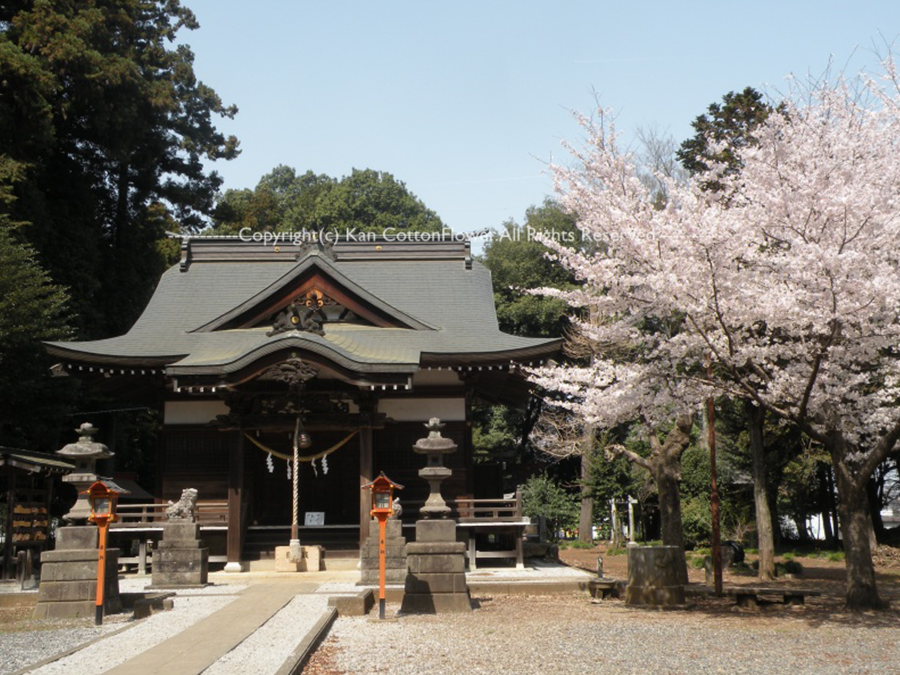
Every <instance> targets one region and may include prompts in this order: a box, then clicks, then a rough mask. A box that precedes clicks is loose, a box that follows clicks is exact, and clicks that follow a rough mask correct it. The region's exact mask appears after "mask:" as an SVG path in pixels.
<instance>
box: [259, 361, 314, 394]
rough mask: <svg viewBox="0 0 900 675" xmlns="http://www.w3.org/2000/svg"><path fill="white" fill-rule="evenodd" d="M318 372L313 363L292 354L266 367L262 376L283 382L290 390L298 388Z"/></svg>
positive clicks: (301, 387) (303, 385)
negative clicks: (284, 359)
mask: <svg viewBox="0 0 900 675" xmlns="http://www.w3.org/2000/svg"><path fill="white" fill-rule="evenodd" d="M318 374H319V369H318V368H316V367H315V366H314V365H312V364H310V363H307V362H306V361H304V360H303V359H300V358H297V357H296V356H293V357H291V358H289V359H287V360H286V361H282V362H281V363H278V364H276V365H274V366H272V367H271V368H269V369H267V370H266V371H265V372H264V373H263V377H267V378H269V379H272V380H276V381H278V382H284V383H285V384H287V386H288V388H289V389H291V390H300V389H303V387H305V386H306V383H307V382H309V381H310V380H311V379H313V378H314V377H315V376H316V375H318Z"/></svg>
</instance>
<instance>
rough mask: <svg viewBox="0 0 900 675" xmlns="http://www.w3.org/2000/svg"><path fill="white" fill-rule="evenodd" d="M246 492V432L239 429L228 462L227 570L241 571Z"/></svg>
mask: <svg viewBox="0 0 900 675" xmlns="http://www.w3.org/2000/svg"><path fill="white" fill-rule="evenodd" d="M243 492H244V433H243V431H238V434H237V438H236V439H235V441H234V443H232V445H231V457H230V461H229V463H228V540H227V544H226V549H227V550H226V554H227V557H228V563H227V564H226V565H225V571H226V572H240V571H241V552H242V549H243V547H244V541H243V536H242V535H243V533H244V527H243V525H244V524H243V522H241V515H242V512H243V509H242V508H241V506H242V499H243Z"/></svg>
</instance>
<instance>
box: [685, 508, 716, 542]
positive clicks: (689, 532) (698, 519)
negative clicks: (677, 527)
mask: <svg viewBox="0 0 900 675" xmlns="http://www.w3.org/2000/svg"><path fill="white" fill-rule="evenodd" d="M681 526H682V531H683V532H684V544H685V546H688V547H691V546H694V547H696V546H698V545H700V544H704V543H708V542H709V540H710V538H711V537H712V527H711V525H710V519H709V500H708V499H706V498H704V497H688V498H686V499H683V500H682V502H681Z"/></svg>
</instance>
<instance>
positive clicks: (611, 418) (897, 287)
mask: <svg viewBox="0 0 900 675" xmlns="http://www.w3.org/2000/svg"><path fill="white" fill-rule="evenodd" d="M882 65H883V69H882V73H881V77H880V78H878V79H873V78H869V77H866V76H859V77H857V78H852V79H844V78H842V77H832V76H831V75H830V74H826V76H823V77H822V78H820V79H818V80H811V81H807V82H792V83H791V85H790V87H791V88H790V90H789V91H788V95H787V96H786V100H785V102H784V105H783V106H782V107H780V108H779V109H778V111H777V112H775V113H773V114H771V115H770V116H769V117H768V118H767V119H766V120H765V122H764V123H762V124H761V125H760V126H759V127H758V128H757V129H756V131H755V132H754V135H755V136H756V139H757V141H758V143H756V144H754V145H752V146H748V147H745V148H742V149H741V150H740V162H741V165H742V167H743V168H742V170H741V172H740V173H739V174H733V173H728V172H726V171H725V170H724V169H725V167H724V166H715V165H713V166H710V171H709V173H707V174H700V175H697V176H694V177H693V178H692V180H691V181H689V182H688V183H687V184H685V185H678V184H675V183H674V182H672V181H669V184H668V185H667V194H668V196H669V201H668V203H667V204H666V205H665V206H664V207H662V208H658V205H656V206H655V205H654V203H653V201H652V196H651V195H650V194H648V191H647V189H646V188H643V187H642V184H641V181H640V180H639V179H638V177H637V175H636V171H635V166H634V162H633V160H632V158H631V157H630V156H629V155H627V154H621V153H619V152H618V150H617V149H616V145H615V130H614V128H612V127H611V126H610V125H608V124H607V123H606V119H607V116H606V115H604V114H602V113H601V114H600V115H599V118H598V119H596V120H594V119H586V118H583V119H582V122H583V123H584V125H585V128H586V130H587V132H588V140H587V143H586V144H585V146H584V147H583V148H574V147H573V148H571V149H572V152H573V155H574V158H575V160H576V161H575V163H574V165H573V166H554V167H553V171H554V175H555V178H556V180H557V189H558V191H559V194H560V203H561V204H562V205H563V206H564V207H565V208H567V209H568V210H570V211H571V212H572V213H573V214H575V215H576V216H577V218H578V227H579V229H580V230H581V231H582V233H583V235H584V236H585V237H589V238H591V239H592V240H594V241H600V242H603V243H604V245H603V246H600V247H597V248H594V249H590V250H585V251H578V250H570V249H565V248H563V247H560V246H554V245H553V242H550V241H548V242H547V245H548V246H549V247H550V248H552V249H553V251H554V253H553V255H554V256H555V257H556V259H557V260H558V261H559V263H560V264H562V265H563V266H565V267H566V268H568V269H570V270H572V271H573V272H574V273H575V274H576V276H577V277H578V278H579V279H580V280H582V281H583V285H582V286H581V287H579V288H577V289H575V290H572V291H567V292H561V291H553V290H552V289H542V292H545V293H547V294H552V295H555V296H556V297H561V298H564V299H565V300H566V301H567V302H569V304H570V305H572V306H573V307H579V308H585V307H588V308H590V309H591V313H592V314H594V313H596V314H595V315H597V316H602V317H605V319H606V320H605V321H597V322H591V323H590V324H588V323H581V324H578V322H577V320H576V326H577V328H578V329H579V330H580V331H582V333H583V334H585V335H587V336H588V337H589V338H590V339H591V340H592V341H594V342H595V343H596V344H597V345H598V350H597V351H598V354H600V356H598V358H597V359H595V361H594V363H592V364H591V367H590V368H583V367H582V368H573V367H567V366H551V367H548V368H544V369H541V370H540V371H538V372H536V373H535V374H534V379H535V381H536V382H538V383H539V384H541V385H543V386H544V387H546V388H548V389H551V390H554V391H556V392H558V395H559V397H560V398H561V401H562V403H561V405H562V406H564V407H567V408H568V409H570V410H573V411H575V412H577V413H578V414H580V415H582V416H583V417H584V418H585V419H586V420H588V421H592V422H594V423H596V424H597V425H598V426H599V427H603V426H610V425H612V424H615V423H618V422H621V421H623V420H626V419H638V418H641V417H643V418H645V419H648V420H656V421H657V422H658V421H660V420H661V419H673V418H674V416H675V415H677V414H678V413H679V412H684V411H689V410H691V409H696V406H697V405H698V404H699V402H700V400H701V398H702V397H703V396H705V395H706V394H707V393H708V391H709V389H708V387H711V386H714V387H716V388H717V389H718V390H719V391H720V392H724V393H725V394H727V395H731V396H741V397H743V398H745V399H747V400H749V401H751V402H752V405H755V406H757V407H759V408H760V409H762V410H765V411H767V412H768V413H769V414H772V415H774V416H776V417H778V418H780V419H782V420H784V421H785V422H788V423H791V424H794V425H796V426H797V427H798V428H799V429H801V430H802V431H803V432H804V433H805V434H806V435H808V436H809V437H810V438H811V439H813V440H815V441H817V442H819V443H821V444H822V445H823V447H824V448H825V449H826V451H827V452H828V453H829V455H830V457H831V461H832V463H833V466H834V470H835V474H836V477H837V481H836V482H837V488H838V492H839V495H840V500H841V505H840V520H841V532H842V537H843V540H844V544H845V549H846V561H847V603H848V606H850V607H852V608H858V609H862V608H874V607H881V606H883V603H882V601H881V599H880V598H879V596H878V592H877V588H876V584H875V574H874V566H873V563H872V555H871V553H872V552H871V549H870V543H869V539H868V531H869V524H870V515H869V512H868V505H867V502H866V495H865V485H866V481H867V480H868V478H869V477H870V476H871V475H872V473H873V471H874V470H875V468H876V467H877V466H878V464H880V463H881V461H883V460H884V459H885V457H886V456H887V455H888V454H889V453H891V452H892V451H893V450H894V448H895V446H896V444H897V441H898V438H900V406H898V405H897V403H898V395H900V358H898V356H900V354H898V344H900V316H898V308H900V253H898V251H900V210H898V186H900V147H898V146H900V86H898V82H900V78H898V75H897V71H896V69H895V66H894V63H893V61H892V60H891V59H887V60H885V61H884V62H883V64H882ZM660 180H661V181H665V180H666V178H665V177H664V176H661V177H660ZM711 180H715V181H719V182H720V183H721V184H722V185H723V187H724V189H723V190H720V191H718V192H715V193H710V192H704V191H703V190H702V189H701V187H702V185H703V184H705V183H708V182H709V181H711ZM582 313H583V312H582ZM707 364H711V366H712V373H713V375H712V377H711V378H710V379H709V380H707V379H706V376H705V373H706V365H707Z"/></svg>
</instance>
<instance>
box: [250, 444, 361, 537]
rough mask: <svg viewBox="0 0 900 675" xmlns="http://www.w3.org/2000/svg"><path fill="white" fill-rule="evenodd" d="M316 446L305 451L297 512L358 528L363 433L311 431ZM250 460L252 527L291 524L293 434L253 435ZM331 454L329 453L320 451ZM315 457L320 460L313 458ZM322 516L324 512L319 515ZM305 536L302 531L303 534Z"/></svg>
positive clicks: (326, 522)
mask: <svg viewBox="0 0 900 675" xmlns="http://www.w3.org/2000/svg"><path fill="white" fill-rule="evenodd" d="M310 436H311V437H312V446H311V447H310V448H309V449H307V450H303V451H301V453H300V457H301V461H300V468H299V471H300V473H299V475H298V479H299V486H298V490H297V492H298V495H299V499H298V512H299V523H300V526H301V533H302V532H303V529H302V528H304V527H308V526H307V525H306V520H307V519H306V515H307V514H316V515H311V516H310V517H311V519H312V521H313V522H315V523H316V525H322V526H324V527H326V528H327V527H329V526H333V525H352V526H354V527H358V526H359V499H360V497H359V487H358V478H359V468H360V463H359V434H358V433H357V432H353V431H347V430H344V429H341V430H336V431H315V432H310ZM245 440H246V443H245V446H244V447H245V451H244V452H245V453H246V455H247V457H246V458H245V461H246V466H247V469H248V478H249V481H248V482H249V485H248V487H249V488H250V494H251V495H252V496H251V510H250V514H249V518H250V521H249V524H250V525H251V526H284V527H290V524H291V516H292V500H291V485H292V481H291V472H293V470H294V467H293V462H291V461H290V457H291V455H292V447H291V442H292V441H291V437H290V432H282V431H279V432H267V433H262V432H261V433H260V434H259V435H256V434H255V433H250V434H248V435H247V438H246V439H245ZM323 452H327V453H328V454H326V455H324V456H319V455H321V453H323ZM311 458H315V459H311ZM319 514H320V515H319ZM301 539H302V535H301Z"/></svg>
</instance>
